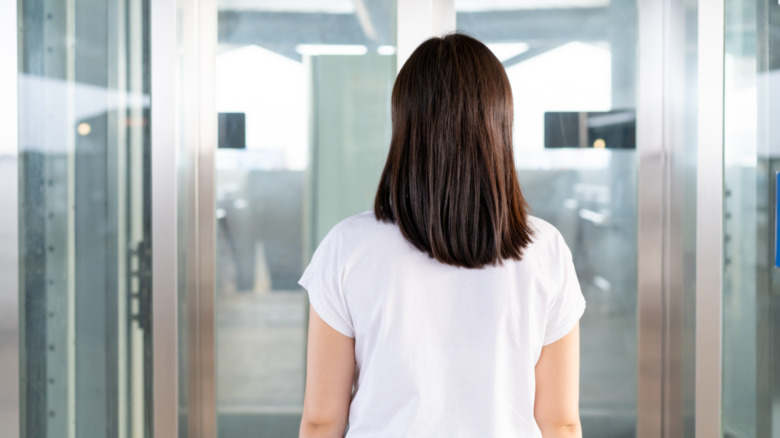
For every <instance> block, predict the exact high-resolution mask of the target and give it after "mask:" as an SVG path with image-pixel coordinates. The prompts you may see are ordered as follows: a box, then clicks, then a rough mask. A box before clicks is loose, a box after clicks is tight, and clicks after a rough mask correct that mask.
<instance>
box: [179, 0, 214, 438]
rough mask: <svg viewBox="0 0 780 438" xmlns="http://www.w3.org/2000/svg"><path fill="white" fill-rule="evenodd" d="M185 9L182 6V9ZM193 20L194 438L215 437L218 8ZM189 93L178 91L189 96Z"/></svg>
mask: <svg viewBox="0 0 780 438" xmlns="http://www.w3.org/2000/svg"><path fill="white" fill-rule="evenodd" d="M183 7H186V6H183ZM192 12H193V13H194V14H195V16H194V17H195V18H196V23H193V24H195V26H196V27H197V33H196V35H198V46H197V47H195V48H194V49H195V50H194V51H193V52H191V53H186V54H185V56H190V57H191V61H192V62H193V63H194V64H195V65H197V71H198V75H199V77H198V82H197V83H195V84H193V85H195V86H196V87H197V88H198V89H197V90H193V91H196V92H198V95H199V98H198V112H197V113H193V114H192V117H193V118H197V120H192V122H194V123H190V121H189V120H187V121H185V123H187V124H186V125H185V126H192V127H193V129H197V133H195V132H193V134H196V135H197V137H196V143H195V144H192V145H185V146H186V147H187V149H190V150H191V153H192V154H194V156H193V161H192V162H193V163H194V166H195V174H194V175H193V176H194V177H195V179H194V181H193V183H194V186H195V187H196V190H195V192H194V193H195V197H196V199H195V200H194V203H192V205H194V206H195V211H193V214H194V223H195V224H196V226H195V233H196V235H195V239H196V240H195V241H194V242H190V243H189V247H191V248H193V249H195V253H196V256H195V260H194V263H195V264H196V266H197V268H196V269H195V270H194V271H188V274H189V275H192V276H194V278H192V280H194V287H193V288H192V289H191V290H188V291H187V292H188V294H191V295H190V296H189V300H188V320H189V321H190V323H189V325H188V328H187V330H188V332H189V336H188V337H189V339H190V342H191V344H190V355H189V361H190V363H189V365H190V367H191V374H190V379H189V381H188V386H189V387H188V394H189V398H188V404H189V412H190V415H189V417H188V424H189V432H188V435H189V436H190V437H193V438H212V437H216V436H217V393H216V380H217V378H216V345H215V343H216V326H215V317H216V300H215V293H216V226H217V225H216V175H215V172H216V169H215V162H214V158H215V153H216V150H217V117H216V114H217V111H216V102H215V93H216V90H215V89H214V80H215V71H216V59H217V2H216V0H201V1H199V2H197V8H196V9H195V10H194V11H192ZM188 91H189V90H182V92H185V93H186V92H188Z"/></svg>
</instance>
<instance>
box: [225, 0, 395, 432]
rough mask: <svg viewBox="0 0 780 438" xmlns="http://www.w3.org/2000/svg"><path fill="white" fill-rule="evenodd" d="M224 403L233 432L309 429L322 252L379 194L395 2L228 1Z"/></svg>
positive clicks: (227, 423) (385, 142)
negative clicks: (311, 314)
mask: <svg viewBox="0 0 780 438" xmlns="http://www.w3.org/2000/svg"><path fill="white" fill-rule="evenodd" d="M218 4H219V46H218V54H217V61H216V68H217V71H216V87H217V90H216V93H217V94H216V100H217V102H216V104H217V110H218V111H219V113H220V116H219V120H220V139H219V143H220V149H219V150H218V151H217V154H216V167H217V212H216V215H217V409H218V414H219V435H220V437H222V438H228V437H244V436H247V435H248V434H254V435H258V434H260V435H262V436H270V437H279V438H284V437H296V436H298V426H299V423H300V415H301V407H302V404H303V388H304V369H305V350H306V348H305V344H306V338H305V337H306V322H307V319H308V315H307V309H308V303H307V301H306V294H305V292H304V291H303V290H302V289H301V288H300V286H299V285H298V284H297V281H298V279H299V278H300V276H301V274H302V272H303V268H304V267H305V265H306V263H307V262H308V258H309V256H310V254H311V252H312V251H313V249H314V248H315V247H316V245H317V244H318V243H319V241H320V239H322V237H324V234H325V233H326V232H327V231H328V230H329V229H330V228H331V227H332V226H333V225H335V224H336V223H337V222H338V221H339V220H341V219H342V218H344V217H346V216H349V215H351V214H355V213H358V212H360V211H364V210H367V209H369V208H370V207H371V205H372V202H373V195H374V190H375V189H376V186H377V184H378V181H379V175H380V173H381V169H382V165H383V164H384V159H385V157H386V154H387V147H388V144H389V136H390V114H389V111H390V91H391V88H392V84H393V80H394V78H395V71H396V66H395V7H396V6H395V2H394V1H392V0H366V1H362V2H352V1H335V2H303V3H301V2H273V1H267V0H253V1H236V0H220V1H219V2H218Z"/></svg>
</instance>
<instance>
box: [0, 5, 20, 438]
mask: <svg viewBox="0 0 780 438" xmlns="http://www.w3.org/2000/svg"><path fill="white" fill-rule="evenodd" d="M17 19H18V17H17V10H16V1H15V0H12V1H0V59H2V60H3V62H2V63H0V96H3V99H0V114H2V115H3V116H2V117H0V159H2V160H9V161H12V162H14V163H15V164H16V165H14V166H13V167H12V170H11V177H12V181H13V183H12V184H11V185H10V186H6V187H3V188H2V190H3V191H4V192H5V193H4V195H3V197H0V200H2V201H0V211H2V212H3V215H7V216H6V217H9V218H12V219H11V220H10V221H9V225H8V228H5V227H4V228H3V229H2V230H0V245H2V248H4V250H5V251H8V253H9V254H10V258H8V259H3V260H2V261H0V262H2V263H3V268H5V269H7V270H8V272H10V273H13V274H12V275H8V276H4V277H3V278H2V280H0V282H2V283H1V284H2V286H0V303H2V305H0V369H2V370H3V372H2V373H0V430H2V431H3V433H8V434H9V435H10V436H19V434H20V413H21V411H20V405H21V401H20V399H19V396H20V390H19V388H20V385H21V382H22V381H21V379H20V377H21V375H20V371H21V370H20V369H19V359H20V356H19V352H20V350H19V348H20V344H19V339H20V331H19V327H20V325H19V322H20V321H19V318H20V312H19V310H20V303H19V258H18V257H19V228H18V227H19V223H18V219H17V218H18V217H19V202H18V196H19V184H18V181H19V170H18V169H19V166H18V163H19V145H18V123H17V121H18V106H17V75H18V68H17V60H18V53H17V50H18V44H17V39H16V36H17V29H18V27H17Z"/></svg>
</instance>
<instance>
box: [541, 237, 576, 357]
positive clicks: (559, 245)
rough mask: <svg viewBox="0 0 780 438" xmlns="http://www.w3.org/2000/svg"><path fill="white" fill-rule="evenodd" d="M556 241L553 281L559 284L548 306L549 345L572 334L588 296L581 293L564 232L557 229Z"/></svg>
mask: <svg viewBox="0 0 780 438" xmlns="http://www.w3.org/2000/svg"><path fill="white" fill-rule="evenodd" d="M555 235H556V236H555V241H556V242H555V244H554V245H553V257H551V260H553V262H552V263H554V264H555V265H556V266H553V267H552V269H550V270H549V272H552V273H553V274H552V276H553V277H554V278H551V279H550V280H551V284H553V285H556V286H555V287H554V289H553V290H552V291H551V293H552V294H553V296H552V298H551V299H550V301H549V303H548V306H547V321H546V326H545V330H544V343H543V345H549V344H552V343H553V342H555V341H557V340H559V339H561V338H562V337H564V336H566V335H567V334H569V332H570V331H571V330H572V329H573V328H574V326H575V325H576V324H577V322H578V321H579V320H580V318H581V317H582V315H583V313H584V312H585V297H583V296H582V291H581V290H580V283H579V281H578V280H577V273H576V272H575V270H574V262H573V261H572V256H571V251H570V250H569V247H568V246H566V242H564V240H563V236H561V235H560V233H558V231H557V230H555Z"/></svg>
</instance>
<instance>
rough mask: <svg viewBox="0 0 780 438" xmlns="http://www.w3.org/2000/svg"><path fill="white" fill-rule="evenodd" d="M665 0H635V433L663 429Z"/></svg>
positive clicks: (654, 432) (647, 434)
mask: <svg viewBox="0 0 780 438" xmlns="http://www.w3.org/2000/svg"><path fill="white" fill-rule="evenodd" d="M665 8H666V2H665V1H664V2H661V1H658V0H640V1H639V68H638V70H639V85H638V99H637V102H638V104H637V155H638V159H639V162H638V163H637V164H638V178H639V181H638V191H639V193H638V214H637V216H638V220H639V223H638V229H637V230H638V239H639V242H638V248H639V254H638V273H637V275H638V295H639V296H638V298H637V318H638V322H637V323H638V328H637V332H638V343H639V344H638V353H639V374H638V386H639V387H638V388H637V396H638V400H637V436H639V437H641V438H645V437H660V436H662V430H663V410H662V409H663V398H662V397H663V390H662V388H663V386H662V384H661V382H662V379H663V367H664V355H663V351H664V350H663V347H664V342H663V340H664V330H665V324H664V313H665V311H666V308H665V303H664V292H665V290H666V275H665V273H666V269H665V266H664V260H665V257H664V256H665V239H664V231H665V227H666V211H667V205H666V199H667V198H668V196H667V194H668V186H667V183H666V172H667V156H668V151H667V149H666V148H667V145H666V143H665V141H664V13H665Z"/></svg>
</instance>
